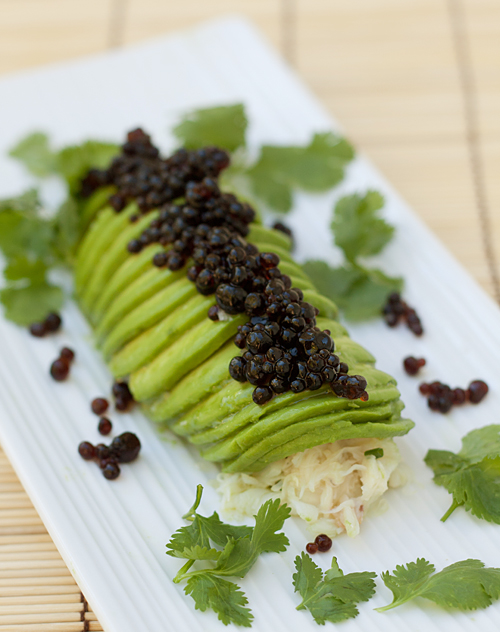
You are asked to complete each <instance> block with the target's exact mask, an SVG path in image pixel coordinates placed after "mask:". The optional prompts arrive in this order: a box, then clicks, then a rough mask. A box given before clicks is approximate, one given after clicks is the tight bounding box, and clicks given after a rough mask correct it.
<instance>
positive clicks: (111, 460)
mask: <svg viewBox="0 0 500 632" xmlns="http://www.w3.org/2000/svg"><path fill="white" fill-rule="evenodd" d="M117 462H118V461H117V460H116V457H114V456H113V455H112V454H111V453H110V456H107V457H106V458H105V459H101V460H100V461H99V462H98V465H99V467H100V468H101V470H103V469H104V468H105V467H106V465H108V464H109V463H115V464H116V463H117Z"/></svg>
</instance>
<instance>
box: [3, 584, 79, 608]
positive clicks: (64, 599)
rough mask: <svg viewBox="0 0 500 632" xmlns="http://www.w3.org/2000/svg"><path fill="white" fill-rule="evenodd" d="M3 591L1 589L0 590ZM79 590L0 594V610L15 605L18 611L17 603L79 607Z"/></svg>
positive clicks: (23, 604)
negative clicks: (65, 592) (12, 594)
mask: <svg viewBox="0 0 500 632" xmlns="http://www.w3.org/2000/svg"><path fill="white" fill-rule="evenodd" d="M2 592H3V591H2ZM81 596H82V594H81V592H80V591H79V590H78V589H75V590H74V592H72V593H68V594H67V595H55V594H52V595H31V594H30V595H28V596H27V595H23V596H19V595H18V596H3V595H2V596H1V597H0V611H1V612H3V608H5V607H7V606H16V607H17V611H19V607H18V606H19V604H20V605H22V606H27V605H34V604H56V605H57V604H79V607H80V609H81V606H82V601H81Z"/></svg>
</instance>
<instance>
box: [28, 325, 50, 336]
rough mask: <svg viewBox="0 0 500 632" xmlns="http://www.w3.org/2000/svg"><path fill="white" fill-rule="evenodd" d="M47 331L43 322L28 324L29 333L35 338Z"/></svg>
mask: <svg viewBox="0 0 500 632" xmlns="http://www.w3.org/2000/svg"><path fill="white" fill-rule="evenodd" d="M46 333H47V328H46V326H45V323H33V324H32V325H31V326H30V334H31V335H32V336H35V338H43V337H44V336H45V334H46Z"/></svg>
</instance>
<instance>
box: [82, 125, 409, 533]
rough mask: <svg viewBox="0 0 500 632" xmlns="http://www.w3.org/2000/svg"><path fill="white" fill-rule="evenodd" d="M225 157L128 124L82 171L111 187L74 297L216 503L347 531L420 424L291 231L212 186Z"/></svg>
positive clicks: (118, 369) (114, 365) (88, 234)
mask: <svg viewBox="0 0 500 632" xmlns="http://www.w3.org/2000/svg"><path fill="white" fill-rule="evenodd" d="M228 164H229V157H228V155H227V154H226V153H225V152H224V151H222V150H220V149H217V148H214V147H207V148H204V149H200V150H191V151H188V150H185V149H181V150H178V151H177V152H175V153H174V154H173V155H172V156H170V157H169V158H166V159H163V158H161V157H160V155H159V152H158V150H157V148H156V147H154V145H153V144H152V143H151V139H150V137H149V136H148V135H147V134H145V133H144V132H143V131H142V130H134V131H133V132H131V133H129V135H128V138H127V142H126V143H125V144H124V145H123V152H122V154H121V155H120V156H118V157H117V158H115V159H114V161H113V163H112V164H111V165H110V166H109V168H108V169H106V170H102V171H98V170H91V171H90V172H89V173H88V175H87V176H86V178H85V179H84V181H83V186H82V192H83V193H84V195H86V196H88V197H90V198H91V199H92V198H93V197H94V196H98V195H101V197H102V193H101V192H102V190H103V188H104V187H108V189H109V190H110V191H112V195H111V196H110V197H109V199H108V201H107V203H105V204H104V205H103V206H102V207H101V208H100V209H99V210H97V211H96V213H95V215H94V217H93V218H92V220H91V221H90V222H89V225H88V228H87V229H86V231H85V234H84V236H83V238H82V241H81V243H80V246H79V251H78V253H77V257H76V270H75V278H76V294H77V299H78V301H79V304H80V306H81V308H82V310H83V311H84V313H85V314H86V316H87V318H88V320H89V322H90V323H91V325H92V327H93V329H94V332H95V338H96V343H97V345H98V346H99V348H100V349H101V351H102V353H103V355H104V357H105V359H106V361H107V362H108V364H109V367H110V370H111V372H112V374H113V376H114V377H115V379H116V380H118V381H119V382H126V383H127V385H128V388H129V390H130V392H131V394H132V395H133V397H134V399H135V401H136V402H138V404H139V405H140V406H141V408H142V410H143V411H144V413H145V414H146V415H147V416H148V417H149V418H150V419H151V420H152V421H153V422H155V423H156V424H158V426H159V427H160V428H162V429H169V430H170V431H172V432H173V433H175V434H176V435H178V436H179V437H182V438H184V440H186V441H187V442H189V443H191V444H193V445H196V446H197V447H198V449H199V451H200V454H201V456H202V457H203V458H205V459H206V460H208V461H211V462H213V463H216V464H218V465H219V466H220V469H221V474H220V475H219V477H218V487H219V490H220V492H221V496H222V504H223V508H225V509H226V510H227V511H233V512H236V513H240V514H246V513H248V514H253V513H255V511H256V510H257V509H258V507H259V506H260V504H261V503H262V502H263V501H264V500H267V499H268V498H279V499H280V500H281V501H282V502H286V503H287V504H289V506H290V507H291V509H292V512H293V513H294V514H295V515H298V516H300V517H302V518H303V519H304V520H306V521H307V522H308V523H309V524H310V525H312V527H313V528H314V529H316V530H318V529H319V530H320V531H321V532H324V533H328V534H332V535H335V534H338V533H341V532H343V531H346V532H347V533H348V534H349V535H356V534H357V533H358V531H359V525H360V523H361V521H362V518H363V516H364V515H365V513H366V511H367V509H368V508H369V506H370V505H371V504H373V503H374V502H375V501H376V500H377V499H378V498H380V496H381V495H382V494H383V493H384V492H385V490H386V489H387V487H388V486H389V485H390V484H391V481H392V483H394V482H395V481H396V474H395V471H396V468H397V465H398V463H399V453H398V450H397V447H396V445H395V443H394V441H393V438H394V437H396V436H401V435H404V434H406V433H407V432H408V431H409V430H410V429H411V428H412V426H413V422H412V421H410V420H408V419H405V418H403V417H402V415H401V411H402V409H403V404H402V402H401V400H400V395H399V391H398V389H397V385H396V382H395V380H394V379H393V378H392V377H390V376H389V375H387V374H385V373H383V372H382V371H379V370H377V369H376V368H375V359H374V358H373V356H372V355H371V354H370V353H369V352H368V351H367V350H365V349H364V348H363V347H361V346H360V345H358V344H357V343H355V342H354V341H353V340H351V338H350V337H349V335H348V333H347V331H346V329H345V328H344V326H343V325H342V324H341V323H340V322H339V321H338V320H337V308H336V306H335V305H334V304H333V303H332V302H331V301H330V300H329V299H328V298H327V297H325V296H323V295H321V294H320V293H319V292H318V291H317V289H316V288H315V286H314V284H313V283H312V281H311V279H310V278H308V276H307V275H306V274H305V272H304V270H303V269H302V268H301V266H300V265H299V264H298V263H296V262H295V261H294V259H293V257H292V255H291V243H292V242H291V239H290V237H289V236H288V235H286V234H285V233H283V232H281V231H279V230H275V229H271V228H266V227H265V226H263V225H262V224H261V223H260V222H259V221H258V219H257V217H256V214H255V212H254V210H253V208H252V207H251V206H250V205H249V204H247V203H246V202H242V201H241V200H239V199H237V198H236V196H235V195H233V194H229V193H224V192H223V191H221V190H220V188H219V185H218V176H219V174H220V172H221V171H222V170H223V169H224V168H226V167H227V165H228Z"/></svg>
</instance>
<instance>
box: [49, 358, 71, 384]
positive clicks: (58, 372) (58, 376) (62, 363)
mask: <svg viewBox="0 0 500 632" xmlns="http://www.w3.org/2000/svg"><path fill="white" fill-rule="evenodd" d="M50 375H51V376H52V377H53V378H54V380H56V381H57V382H64V380H65V379H66V378H67V377H68V375H69V362H68V361H67V360H66V359H65V358H57V360H54V362H52V364H51V367H50Z"/></svg>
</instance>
